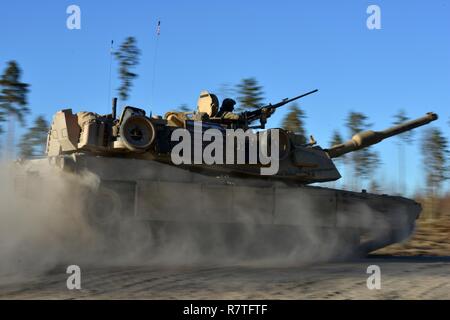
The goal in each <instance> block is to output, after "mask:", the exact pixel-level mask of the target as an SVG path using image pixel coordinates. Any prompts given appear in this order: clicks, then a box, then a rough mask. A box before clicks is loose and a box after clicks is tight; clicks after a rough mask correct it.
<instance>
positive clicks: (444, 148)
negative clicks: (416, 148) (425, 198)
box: [422, 127, 449, 194]
mask: <svg viewBox="0 0 450 320" xmlns="http://www.w3.org/2000/svg"><path fill="white" fill-rule="evenodd" d="M422 155H423V161H424V169H425V174H426V182H427V187H428V190H429V191H430V192H431V193H432V194H435V193H436V192H437V191H438V190H439V189H440V187H441V185H442V183H443V182H444V181H445V180H446V179H448V178H449V176H448V172H449V168H448V155H449V151H448V140H447V138H446V137H445V136H444V134H443V133H442V131H441V130H440V129H439V128H436V127H431V128H428V129H427V130H426V131H425V134H424V136H423V139H422Z"/></svg>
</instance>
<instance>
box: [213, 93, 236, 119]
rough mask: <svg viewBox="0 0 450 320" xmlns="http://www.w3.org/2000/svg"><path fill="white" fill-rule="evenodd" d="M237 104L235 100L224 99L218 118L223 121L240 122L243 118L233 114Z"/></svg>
mask: <svg viewBox="0 0 450 320" xmlns="http://www.w3.org/2000/svg"><path fill="white" fill-rule="evenodd" d="M235 104H236V101H234V100H233V99H230V98H226V99H224V100H223V101H222V106H221V107H220V110H219V112H218V113H217V115H216V117H218V118H221V119H229V120H240V119H241V116H240V115H239V114H236V113H233V111H234V105H235Z"/></svg>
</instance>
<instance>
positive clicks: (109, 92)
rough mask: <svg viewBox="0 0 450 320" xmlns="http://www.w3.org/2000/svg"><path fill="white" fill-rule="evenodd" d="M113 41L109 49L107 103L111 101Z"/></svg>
mask: <svg viewBox="0 0 450 320" xmlns="http://www.w3.org/2000/svg"><path fill="white" fill-rule="evenodd" d="M113 46H114V40H111V48H110V49H109V84H108V103H109V101H111V74H112V57H113Z"/></svg>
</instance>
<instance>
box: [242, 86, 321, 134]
mask: <svg viewBox="0 0 450 320" xmlns="http://www.w3.org/2000/svg"><path fill="white" fill-rule="evenodd" d="M317 91H319V90H318V89H315V90H312V91H310V92H307V93H304V94H302V95H299V96H297V97H294V98H291V99H289V98H285V99H283V100H281V101H280V102H278V103H275V104H271V103H269V104H268V105H265V106H262V107H260V108H258V109H256V110H253V111H245V112H243V113H242V114H241V116H242V121H243V122H244V126H245V127H246V128H253V129H259V128H261V129H264V128H265V126H266V123H267V119H268V118H269V117H270V116H271V115H272V114H273V113H274V112H275V110H276V109H277V108H279V107H282V106H284V105H285V104H288V103H290V102H292V101H295V100H298V99H300V98H303V97H306V96H308V95H310V94H313V93H315V92H317ZM258 119H259V122H260V125H259V126H253V127H249V126H248V125H249V124H250V123H252V122H254V121H256V120H258Z"/></svg>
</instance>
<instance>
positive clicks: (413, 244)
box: [375, 209, 450, 256]
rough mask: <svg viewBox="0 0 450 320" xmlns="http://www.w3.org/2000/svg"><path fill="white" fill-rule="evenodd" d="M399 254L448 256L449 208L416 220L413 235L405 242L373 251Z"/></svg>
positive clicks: (449, 242)
mask: <svg viewBox="0 0 450 320" xmlns="http://www.w3.org/2000/svg"><path fill="white" fill-rule="evenodd" d="M375 253H376V254H389V255H401V256H417V255H427V256H450V210H448V209H447V210H445V213H444V214H440V216H439V217H438V218H435V219H426V218H424V217H423V216H422V217H421V218H419V220H418V221H417V227H416V230H415V232H414V234H413V236H412V237H411V238H410V239H409V240H408V241H406V242H404V243H400V244H395V245H391V246H389V247H386V248H383V249H381V250H378V251H376V252H375Z"/></svg>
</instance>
